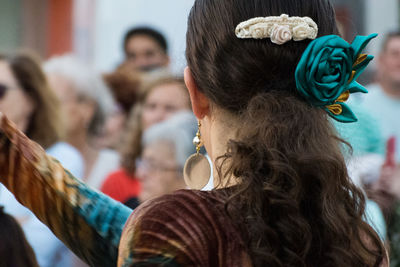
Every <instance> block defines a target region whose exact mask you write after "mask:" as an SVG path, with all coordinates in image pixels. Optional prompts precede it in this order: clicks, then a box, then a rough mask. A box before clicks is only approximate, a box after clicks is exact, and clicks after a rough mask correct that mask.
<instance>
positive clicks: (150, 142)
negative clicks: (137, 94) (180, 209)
mask: <svg viewBox="0 0 400 267" xmlns="http://www.w3.org/2000/svg"><path fill="white" fill-rule="evenodd" d="M196 127H197V121H196V118H195V117H194V115H193V113H192V112H189V111H187V112H179V113H177V114H176V115H173V116H172V117H171V118H169V119H167V120H165V121H163V122H161V123H158V124H155V125H153V126H151V127H150V128H149V129H147V130H146V131H145V132H144V133H143V138H142V144H143V151H142V155H141V158H140V159H139V160H138V161H137V177H138V179H139V181H140V183H141V191H140V194H139V197H138V201H135V199H130V200H128V202H126V204H127V205H128V206H130V207H132V208H135V203H139V202H140V203H141V202H144V201H146V200H148V199H153V198H155V197H159V196H162V195H165V194H169V193H172V192H174V191H175V190H178V189H183V188H186V184H185V181H184V180H183V166H184V165H185V161H186V159H187V158H188V157H189V156H190V155H191V154H193V153H194V152H195V149H194V147H193V144H192V139H193V136H194V135H195V134H196ZM136 205H137V204H136Z"/></svg>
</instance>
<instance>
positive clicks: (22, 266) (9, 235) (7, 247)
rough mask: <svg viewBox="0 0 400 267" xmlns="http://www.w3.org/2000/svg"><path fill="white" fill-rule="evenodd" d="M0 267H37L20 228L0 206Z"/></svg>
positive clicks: (31, 250) (30, 248) (33, 254)
mask: <svg viewBox="0 0 400 267" xmlns="http://www.w3.org/2000/svg"><path fill="white" fill-rule="evenodd" d="M0 267H39V264H38V262H37V260H36V257H35V253H34V252H33V249H32V247H31V246H30V245H29V243H28V241H27V240H26V237H25V234H24V231H23V230H22V228H21V226H20V225H19V223H18V222H17V220H16V219H14V218H13V217H12V216H11V215H9V214H7V213H5V212H4V207H2V206H0Z"/></svg>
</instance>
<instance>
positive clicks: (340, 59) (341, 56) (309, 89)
mask: <svg viewBox="0 0 400 267" xmlns="http://www.w3.org/2000/svg"><path fill="white" fill-rule="evenodd" d="M376 36H377V34H371V35H369V36H357V37H356V38H355V39H354V41H353V43H352V44H349V43H347V42H346V41H345V40H343V39H342V38H340V37H339V36H337V35H327V36H322V37H319V38H317V39H315V40H313V41H312V42H311V43H310V44H309V45H308V47H307V49H306V50H305V51H304V53H303V55H302V57H301V59H300V62H299V64H298V65H297V68H296V73H295V78H296V85H297V90H298V92H299V93H300V95H301V96H302V97H303V98H304V99H305V100H306V101H307V102H309V103H310V104H311V105H313V106H316V107H321V108H323V109H324V110H325V111H326V112H327V113H328V114H329V115H330V116H331V117H332V118H334V119H335V120H337V121H340V122H356V121H357V118H356V116H355V115H354V113H353V112H352V111H351V109H350V108H349V107H348V106H347V105H346V104H345V102H346V101H347V99H348V98H349V96H350V94H352V93H356V92H361V93H368V91H367V90H366V89H365V88H364V87H363V86H362V85H361V84H359V83H357V81H356V79H357V78H358V77H359V76H360V74H361V73H362V72H363V71H364V69H365V68H366V67H367V65H368V63H369V62H370V61H371V60H372V59H373V56H370V55H366V54H361V51H362V50H363V49H364V48H365V46H366V45H367V44H368V43H369V41H371V40H372V39H373V38H375V37H376Z"/></svg>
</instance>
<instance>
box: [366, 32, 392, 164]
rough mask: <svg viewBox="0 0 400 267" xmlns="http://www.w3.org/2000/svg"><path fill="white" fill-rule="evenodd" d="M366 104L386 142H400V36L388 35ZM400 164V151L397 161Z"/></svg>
mask: <svg viewBox="0 0 400 267" xmlns="http://www.w3.org/2000/svg"><path fill="white" fill-rule="evenodd" d="M367 89H368V91H369V94H366V95H364V98H363V100H362V104H363V105H364V106H365V108H366V109H368V110H370V111H371V113H372V114H373V115H374V117H375V118H376V119H377V121H378V122H379V123H380V125H381V129H382V135H383V138H384V142H386V141H387V140H388V139H389V138H390V137H392V136H394V137H395V138H396V139H397V142H400V123H399V114H400V32H399V31H398V32H391V33H388V34H386V36H385V40H384V42H383V46H382V50H381V52H380V54H379V56H378V60H377V83H375V84H372V85H370V86H368V87H367ZM399 160H400V149H397V152H396V161H397V162H398V161H399Z"/></svg>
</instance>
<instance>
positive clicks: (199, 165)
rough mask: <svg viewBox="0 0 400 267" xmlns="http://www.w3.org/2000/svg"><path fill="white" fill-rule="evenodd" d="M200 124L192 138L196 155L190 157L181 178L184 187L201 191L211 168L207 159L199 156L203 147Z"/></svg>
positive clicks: (208, 178) (207, 179)
mask: <svg viewBox="0 0 400 267" xmlns="http://www.w3.org/2000/svg"><path fill="white" fill-rule="evenodd" d="M200 127H201V123H200V121H198V130H197V133H196V136H195V137H194V138H193V145H195V146H196V153H195V154H193V155H191V156H190V157H189V158H188V159H187V160H186V163H185V167H184V168H183V178H184V179H185V183H186V185H187V186H188V187H189V188H191V189H198V190H200V189H202V188H203V187H204V186H206V184H207V183H208V181H209V180H210V175H211V167H210V163H209V162H208V160H207V158H206V157H205V156H204V155H202V154H200V148H201V147H202V146H203V140H201V134H200Z"/></svg>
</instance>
